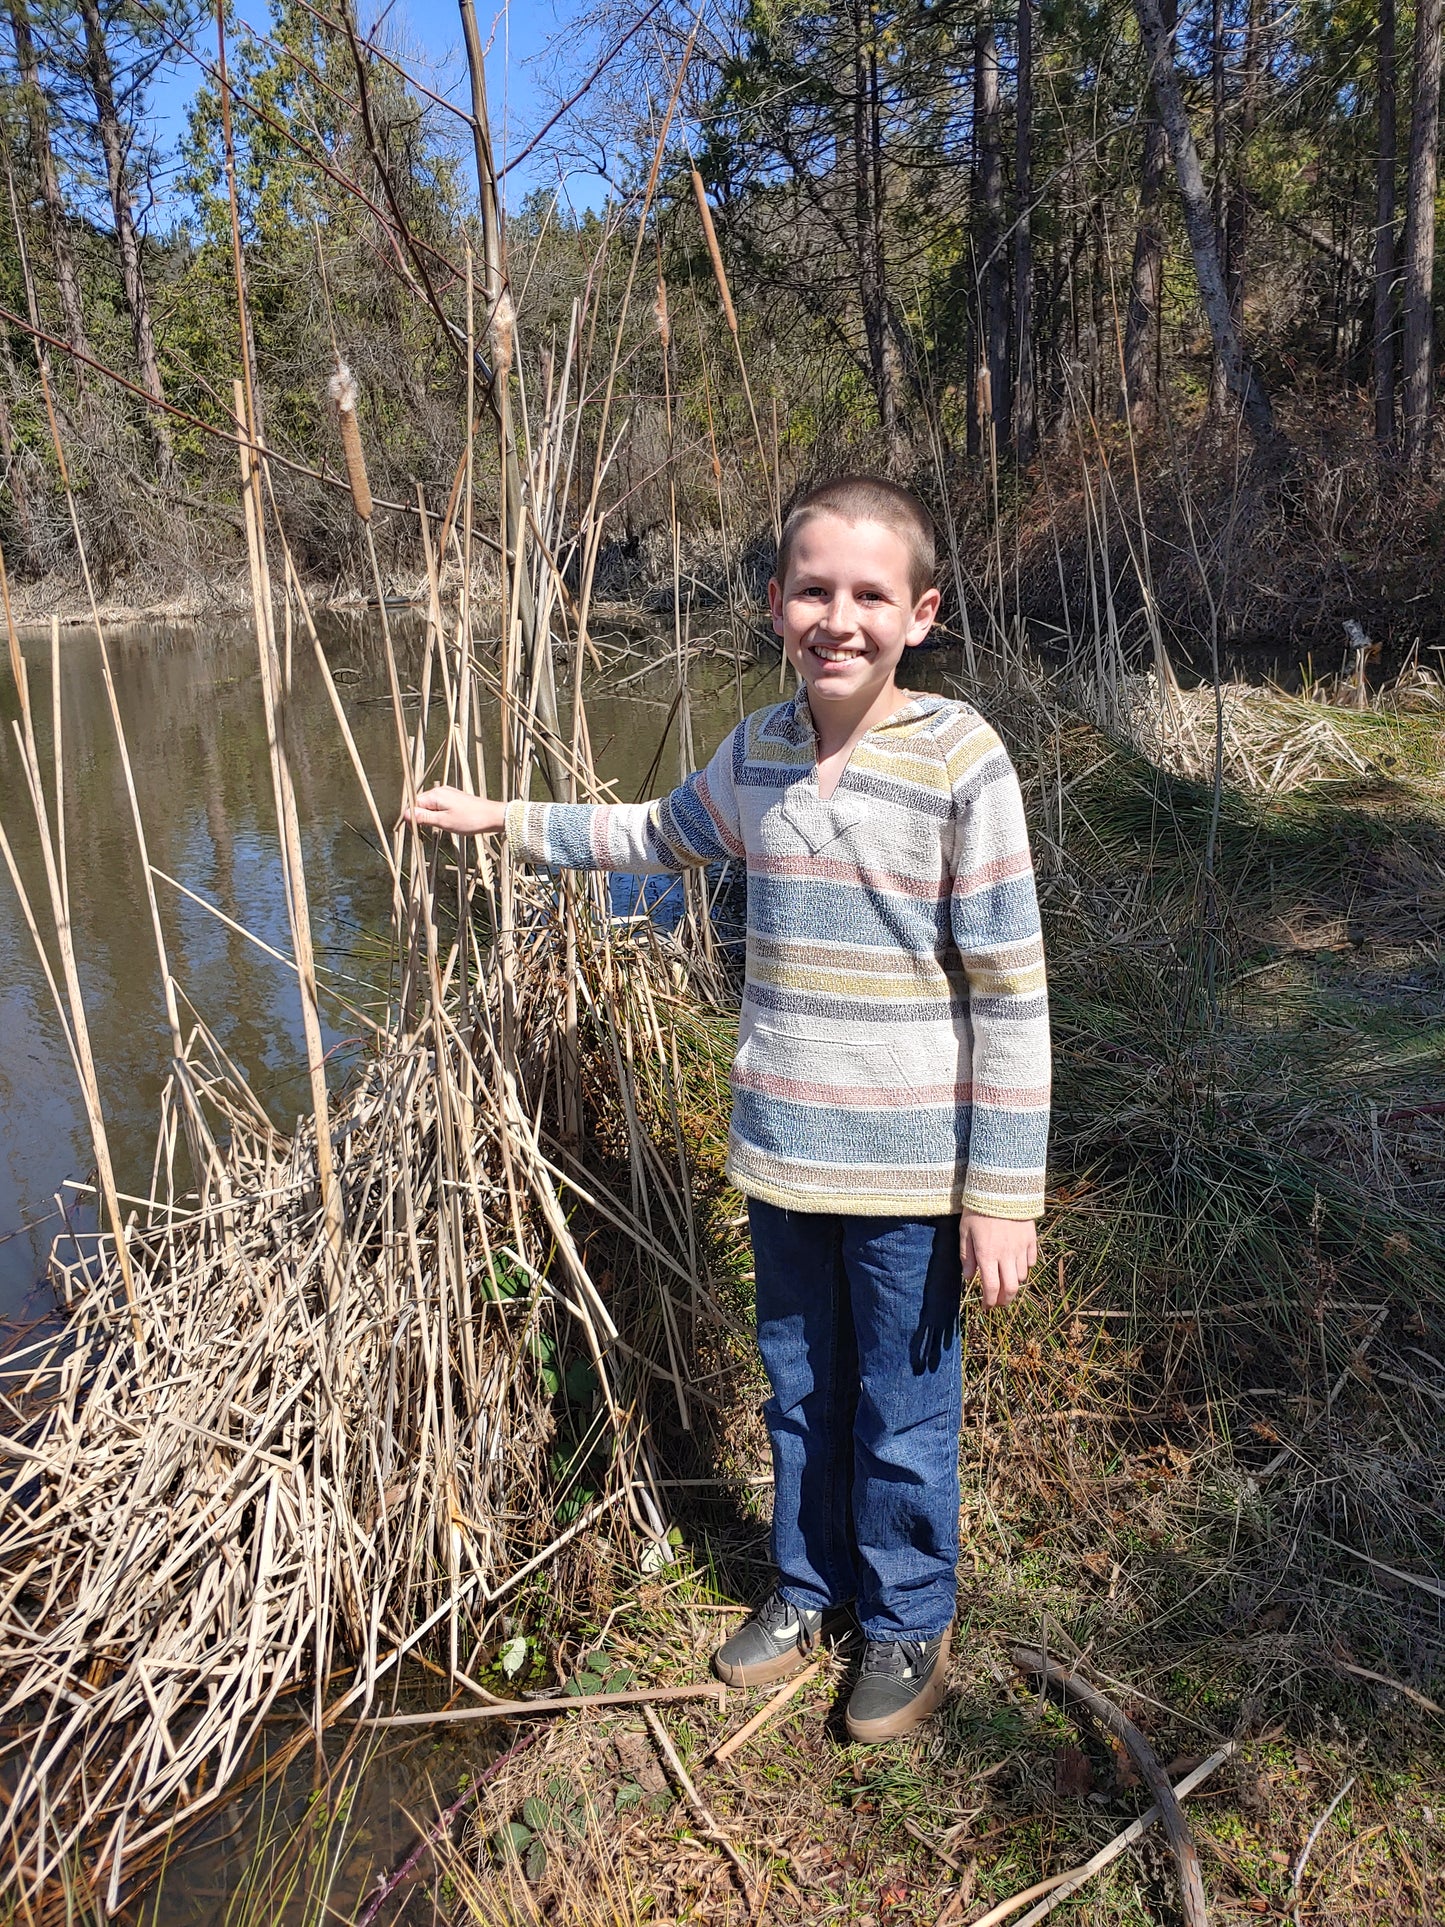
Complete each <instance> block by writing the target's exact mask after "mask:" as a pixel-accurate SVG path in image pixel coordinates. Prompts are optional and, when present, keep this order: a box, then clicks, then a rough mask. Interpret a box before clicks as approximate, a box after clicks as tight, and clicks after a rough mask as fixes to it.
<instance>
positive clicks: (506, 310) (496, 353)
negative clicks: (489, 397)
mask: <svg viewBox="0 0 1445 1927" xmlns="http://www.w3.org/2000/svg"><path fill="white" fill-rule="evenodd" d="M516 329H517V310H516V309H515V308H514V307H513V306H512V297H511V295H510V294H509V293H508V292H507V290H506V289H505V288H503V289H502V292H501V293H500V294H499V295H498V296H497V305H496V307H495V308H493V310H492V362H493V365H494V367H495V370H496V379H497V380H498V381H505V380H506V379H507V376H508V375H509V374H510V373H511V372H512V343H513V339H514V337H515V335H516Z"/></svg>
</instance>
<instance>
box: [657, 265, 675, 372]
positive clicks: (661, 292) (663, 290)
mask: <svg viewBox="0 0 1445 1927" xmlns="http://www.w3.org/2000/svg"><path fill="white" fill-rule="evenodd" d="M653 313H654V314H655V315H656V316H657V332H658V334H659V335H661V337H662V350H663V353H664V354H666V352H667V349H668V345H669V343H670V342H671V340H672V321H671V319H670V318H669V316H668V312H667V283H666V282H665V281H664V280H663V278H662V276H661V275H658V277H657V300H656V301H655V302H654V303H653Z"/></svg>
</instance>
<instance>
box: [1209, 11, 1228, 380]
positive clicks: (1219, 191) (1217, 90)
mask: <svg viewBox="0 0 1445 1927" xmlns="http://www.w3.org/2000/svg"><path fill="white" fill-rule="evenodd" d="M1224 29H1225V0H1214V4H1213V8H1212V12H1211V17H1210V22H1209V126H1210V137H1211V144H1212V146H1213V149H1214V179H1213V181H1212V182H1211V183H1210V211H1211V214H1212V217H1213V221H1214V245H1215V250H1216V252H1217V253H1218V255H1219V260H1220V264H1221V267H1222V268H1223V270H1224V274H1225V279H1226V283H1227V281H1228V273H1229V265H1228V255H1227V252H1226V232H1225V230H1226V224H1227V217H1226V212H1225V210H1226V209H1227V207H1228V205H1229V143H1228V139H1227V137H1226V134H1225V127H1224V106H1225V80H1226V74H1225V59H1224ZM1228 392H1229V383H1228V380H1227V379H1226V376H1225V372H1224V364H1223V362H1221V361H1220V359H1219V357H1218V355H1216V356H1215V357H1214V365H1213V367H1212V369H1211V370H1210V377H1209V405H1210V407H1211V408H1213V409H1220V408H1222V407H1223V406H1224V398H1225V396H1226V395H1227V394H1228Z"/></svg>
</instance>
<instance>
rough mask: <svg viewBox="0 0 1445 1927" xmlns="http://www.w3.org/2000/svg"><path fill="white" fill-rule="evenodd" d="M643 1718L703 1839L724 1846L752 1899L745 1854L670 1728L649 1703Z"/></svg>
mask: <svg viewBox="0 0 1445 1927" xmlns="http://www.w3.org/2000/svg"><path fill="white" fill-rule="evenodd" d="M642 1717H643V1718H644V1719H645V1720H646V1721H647V1724H648V1726H649V1727H650V1728H651V1730H652V1737H653V1739H655V1740H656V1741H657V1744H658V1746H659V1747H660V1748H661V1749H662V1757H663V1759H664V1760H666V1762H667V1766H668V1771H669V1772H670V1773H671V1774H672V1777H673V1779H674V1780H676V1782H677V1785H678V1789H679V1791H680V1792H681V1794H682V1797H683V1799H684V1800H686V1801H687V1804H688V1805H689V1806H690V1807H691V1808H692V1817H693V1818H694V1820H696V1821H697V1824H698V1827H699V1828H700V1829H701V1831H702V1834H703V1836H704V1838H705V1839H708V1840H711V1841H712V1843H713V1845H714V1846H716V1847H721V1848H722V1850H723V1852H724V1853H725V1854H726V1855H727V1857H728V1859H729V1860H730V1861H731V1862H732V1864H733V1866H734V1867H735V1868H736V1869H737V1874H738V1878H739V1879H740V1880H741V1881H742V1883H743V1892H744V1893H745V1894H746V1895H747V1896H748V1898H749V1900H752V1899H753V1898H754V1897H755V1895H756V1888H755V1886H754V1883H753V1876H752V1874H751V1873H750V1872H749V1871H748V1868H747V1865H746V1863H745V1861H744V1860H743V1857H742V1855H741V1854H740V1853H739V1852H738V1850H737V1848H736V1847H735V1846H734V1845H733V1843H732V1841H731V1840H730V1839H729V1838H728V1836H727V1834H726V1833H724V1832H723V1830H722V1828H721V1827H720V1826H719V1825H718V1823H717V1821H716V1820H715V1819H714V1818H713V1814H712V1811H711V1809H710V1808H709V1807H708V1805H707V1803H706V1801H705V1800H704V1799H703V1797H702V1795H701V1794H700V1793H699V1792H698V1790H697V1788H696V1787H695V1786H694V1785H693V1783H692V1779H691V1776H690V1775H689V1773H688V1770H687V1768H686V1767H685V1766H684V1765H683V1763H682V1761H681V1760H680V1759H679V1758H678V1752H677V1748H676V1747H675V1746H674V1745H673V1743H672V1740H671V1737H670V1736H669V1734H668V1731H667V1728H666V1727H665V1726H664V1725H663V1723H662V1721H661V1720H660V1719H659V1718H658V1716H657V1714H656V1713H655V1712H654V1711H653V1709H652V1707H650V1706H644V1707H643V1709H642Z"/></svg>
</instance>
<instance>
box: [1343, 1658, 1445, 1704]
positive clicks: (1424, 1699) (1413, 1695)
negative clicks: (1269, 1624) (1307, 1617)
mask: <svg viewBox="0 0 1445 1927" xmlns="http://www.w3.org/2000/svg"><path fill="white" fill-rule="evenodd" d="M1323 1657H1324V1658H1325V1659H1326V1660H1327V1661H1328V1663H1329V1664H1330V1665H1331V1666H1337V1667H1338V1668H1339V1670H1340V1671H1341V1672H1342V1673H1353V1674H1354V1676H1355V1678H1356V1679H1368V1680H1371V1681H1373V1682H1374V1684H1375V1685H1376V1686H1388V1687H1389V1688H1390V1691H1391V1692H1392V1693H1403V1694H1404V1695H1405V1698H1406V1699H1407V1700H1413V1701H1414V1702H1415V1704H1416V1705H1417V1706H1421V1707H1423V1708H1424V1709H1425V1711H1426V1712H1427V1713H1438V1714H1439V1716H1440V1718H1441V1719H1442V1720H1445V1706H1441V1705H1440V1703H1439V1701H1438V1700H1432V1699H1431V1698H1429V1696H1428V1695H1427V1694H1425V1693H1421V1692H1418V1691H1417V1690H1416V1689H1415V1688H1414V1687H1413V1686H1407V1685H1406V1684H1405V1682H1404V1680H1402V1679H1391V1678H1390V1675H1389V1674H1388V1673H1376V1672H1374V1671H1372V1670H1371V1668H1370V1667H1368V1666H1352V1665H1351V1664H1350V1662H1349V1660H1347V1659H1336V1658H1335V1656H1334V1654H1333V1653H1325V1654H1324V1655H1323Z"/></svg>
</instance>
